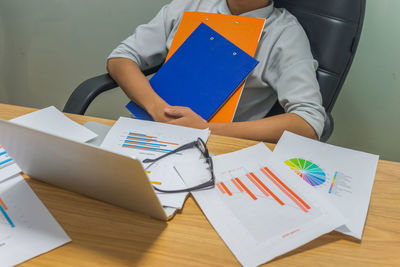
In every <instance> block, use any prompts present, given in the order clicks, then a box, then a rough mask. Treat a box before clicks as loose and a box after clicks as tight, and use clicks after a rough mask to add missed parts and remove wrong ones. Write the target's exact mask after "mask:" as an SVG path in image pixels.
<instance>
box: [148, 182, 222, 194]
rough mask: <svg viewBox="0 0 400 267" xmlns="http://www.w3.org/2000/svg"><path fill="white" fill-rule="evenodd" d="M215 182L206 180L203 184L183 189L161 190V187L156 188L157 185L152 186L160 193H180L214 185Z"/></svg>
mask: <svg viewBox="0 0 400 267" xmlns="http://www.w3.org/2000/svg"><path fill="white" fill-rule="evenodd" d="M214 186H215V183H214V181H208V182H206V183H204V184H200V185H197V186H193V187H189V188H185V189H181V190H162V189H158V188H157V187H155V186H153V188H154V190H156V191H158V192H162V193H182V192H190V191H195V190H198V189H204V188H207V187H214Z"/></svg>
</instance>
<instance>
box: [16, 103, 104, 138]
mask: <svg viewBox="0 0 400 267" xmlns="http://www.w3.org/2000/svg"><path fill="white" fill-rule="evenodd" d="M10 121H12V122H14V123H17V124H19V125H23V126H27V127H30V128H33V129H36V130H40V131H43V132H46V133H49V134H53V135H57V136H60V137H64V138H67V139H70V140H74V141H77V142H82V143H84V142H87V141H89V140H91V139H93V138H95V137H97V134H95V133H94V132H92V131H90V130H89V129H87V128H86V127H84V126H82V125H80V124H79V123H76V122H74V121H73V120H71V119H69V118H68V117H67V116H65V115H64V114H63V113H62V112H61V111H59V110H58V109H57V108H55V107H54V106H50V107H47V108H44V109H41V110H38V111H35V112H32V113H29V114H26V115H23V116H20V117H17V118H15V119H12V120H10Z"/></svg>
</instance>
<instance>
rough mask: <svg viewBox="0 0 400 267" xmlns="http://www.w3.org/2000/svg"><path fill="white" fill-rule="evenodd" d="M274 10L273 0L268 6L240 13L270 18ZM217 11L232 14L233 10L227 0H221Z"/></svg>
mask: <svg viewBox="0 0 400 267" xmlns="http://www.w3.org/2000/svg"><path fill="white" fill-rule="evenodd" d="M273 11H274V1H272V0H271V1H270V3H269V5H268V6H266V7H262V8H259V9H255V10H252V11H249V12H246V13H243V14H240V16H245V17H254V18H260V19H265V18H268V17H269V16H270V15H271V14H272V12H273ZM217 13H218V14H228V15H232V13H231V11H230V10H229V7H228V4H227V3H226V0H222V1H221V3H220V5H219V7H218V9H217Z"/></svg>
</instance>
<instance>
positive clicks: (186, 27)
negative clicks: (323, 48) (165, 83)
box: [166, 11, 265, 122]
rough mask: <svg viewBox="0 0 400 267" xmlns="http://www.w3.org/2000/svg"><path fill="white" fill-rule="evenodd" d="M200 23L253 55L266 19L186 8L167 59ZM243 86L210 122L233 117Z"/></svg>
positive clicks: (228, 119) (223, 120)
mask: <svg viewBox="0 0 400 267" xmlns="http://www.w3.org/2000/svg"><path fill="white" fill-rule="evenodd" d="M202 22H203V23H205V24H207V25H208V26H209V27H211V28H212V29H213V30H215V31H216V32H218V33H219V34H221V35H222V36H224V37H225V38H226V39H228V40H229V41H231V42H232V43H233V44H235V45H236V46H237V47H239V48H240V49H242V50H243V51H245V52H246V53H247V54H249V55H250V56H253V57H254V55H255V53H256V50H257V46H258V41H259V40H260V37H261V33H262V29H263V27H264V23H265V19H258V18H252V17H243V16H234V15H223V14H214V13H204V12H191V11H185V12H184V14H183V17H182V20H181V22H180V24H179V27H178V30H177V32H176V34H175V37H174V39H173V41H172V44H171V47H170V50H169V52H168V55H167V58H166V60H168V59H169V58H170V57H171V56H172V54H173V53H175V51H176V50H177V49H178V48H179V47H180V46H181V45H182V44H183V42H185V40H186V38H187V37H189V35H190V34H191V33H192V32H193V31H194V30H195V29H196V28H197V27H198V26H199V25H200V23H202ZM243 87H244V82H243V83H242V85H241V86H239V88H238V89H237V90H236V91H235V93H233V94H232V96H231V97H230V98H229V99H227V101H226V102H225V103H224V104H223V105H222V106H221V108H220V109H219V110H218V111H217V112H216V113H215V114H214V116H213V117H211V119H210V122H231V121H232V120H233V116H234V115H235V111H236V108H237V105H238V103H239V99H240V96H241V94H242V91H243Z"/></svg>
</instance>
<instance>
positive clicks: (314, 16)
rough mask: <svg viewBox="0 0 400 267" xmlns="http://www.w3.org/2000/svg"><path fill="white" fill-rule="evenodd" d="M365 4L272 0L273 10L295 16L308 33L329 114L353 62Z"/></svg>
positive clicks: (343, 0)
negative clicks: (275, 8) (280, 8)
mask: <svg viewBox="0 0 400 267" xmlns="http://www.w3.org/2000/svg"><path fill="white" fill-rule="evenodd" d="M365 2H366V0H275V6H276V7H283V8H285V9H287V10H288V11H289V12H290V13H292V14H293V15H294V16H296V18H297V19H298V21H299V22H300V24H301V25H302V26H303V28H304V30H305V32H306V33H307V36H308V38H309V40H310V44H311V50H312V53H313V55H314V58H315V59H316V60H318V62H319V68H318V70H317V78H318V82H319V85H320V87H321V94H322V100H323V106H324V107H325V109H326V110H327V111H328V112H330V111H331V110H332V108H333V105H334V104H335V101H336V99H337V97H338V95H339V92H340V90H341V88H342V86H343V83H344V80H345V79H346V76H347V73H348V72H349V69H350V66H351V63H352V62H353V58H354V55H355V52H356V49H357V46H358V41H359V39H360V34H361V29H362V25H363V21H364V14H365ZM275 106H276V105H275ZM274 109H275V107H274ZM272 113H274V114H277V113H281V112H280V111H277V110H273V111H271V112H270V114H268V115H272Z"/></svg>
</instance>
